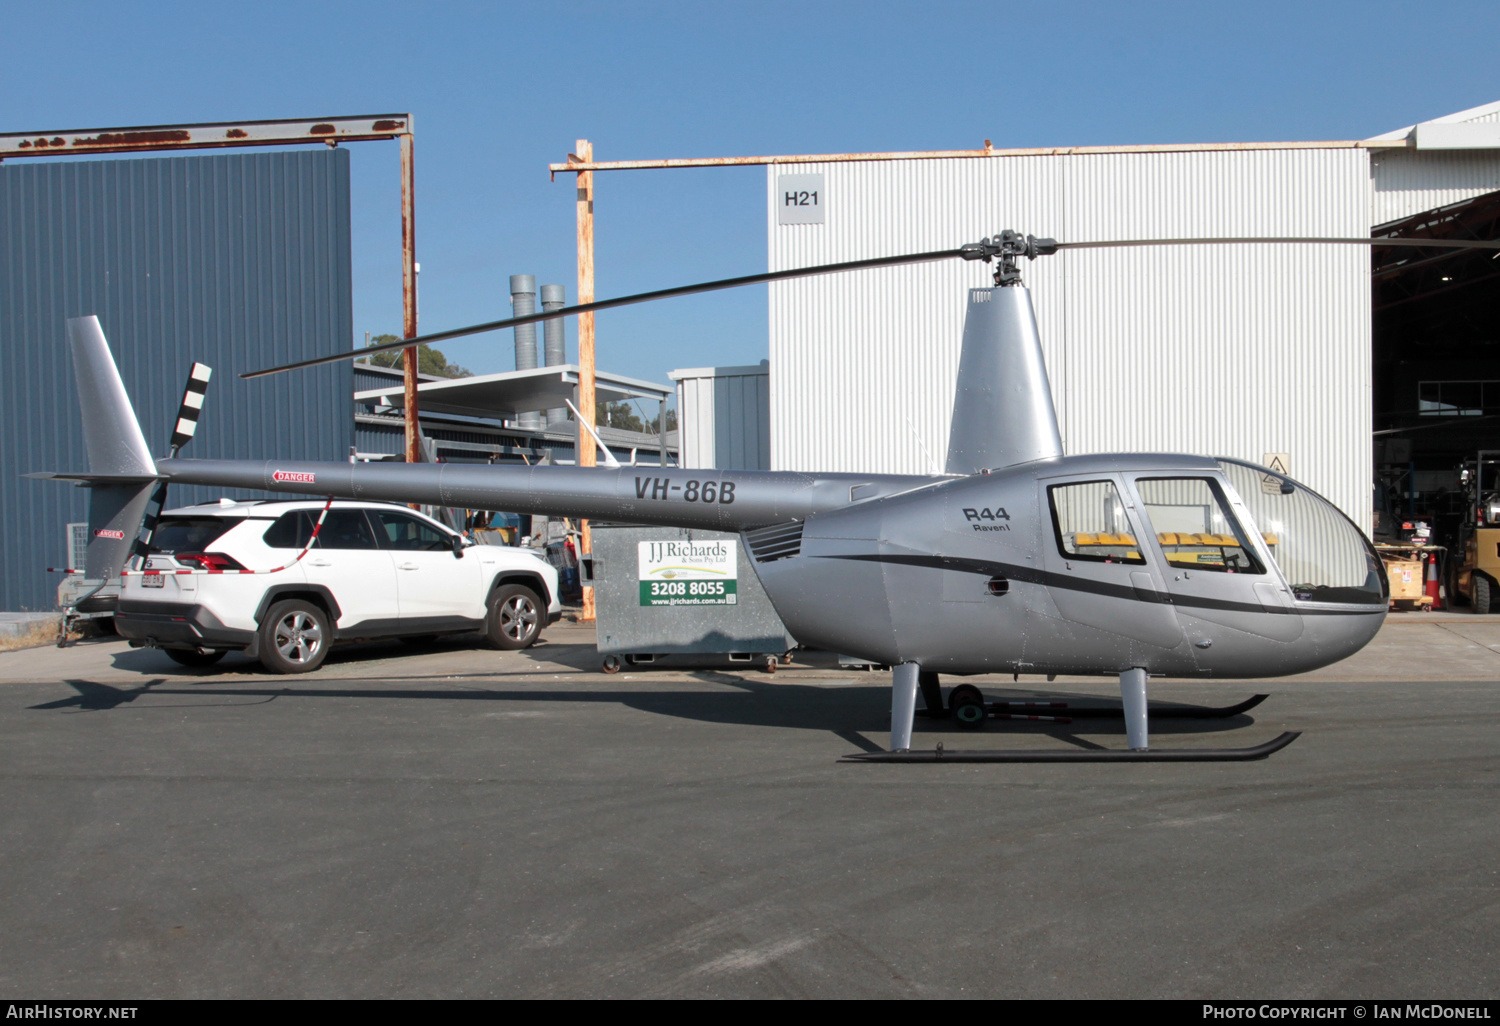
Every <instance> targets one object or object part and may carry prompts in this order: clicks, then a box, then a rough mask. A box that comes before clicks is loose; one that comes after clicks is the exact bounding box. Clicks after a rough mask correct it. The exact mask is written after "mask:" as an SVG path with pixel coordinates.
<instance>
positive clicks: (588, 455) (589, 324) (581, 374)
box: [576, 139, 598, 622]
mask: <svg viewBox="0 0 1500 1026" xmlns="http://www.w3.org/2000/svg"><path fill="white" fill-rule="evenodd" d="M576 153H577V155H578V158H579V159H580V160H582V161H584V162H586V163H587V162H591V161H592V160H593V159H594V147H593V144H592V143H590V142H589V141H588V140H587V139H579V140H578V149H577V150H576ZM593 301H594V172H592V171H580V172H578V302H580V303H592V302H593ZM578 412H579V413H580V414H581V415H582V416H583V417H584V419H585V422H586V423H587V424H589V425H590V426H592V425H593V423H594V315H593V314H591V313H586V314H579V315H578ZM577 453H578V465H579V466H580V467H592V466H594V465H595V464H596V462H597V459H598V454H597V451H596V450H595V448H594V439H593V438H592V437H591V436H590V435H589V432H588V428H586V427H584V425H583V424H579V425H578V448H577ZM580 533H581V535H582V536H581V537H580V538H579V543H580V544H579V551H578V554H579V557H580V558H582V557H584V556H588V555H591V554H592V553H593V551H594V544H593V543H594V538H593V532H592V531H590V530H589V522H588V521H587V520H585V521H583V522H582V525H581V529H580ZM579 579H580V581H581V580H582V567H580V568H579ZM593 619H594V589H593V588H592V587H591V586H589V585H584V588H583V612H582V614H581V615H580V616H579V620H580V621H587V622H592V621H593Z"/></svg>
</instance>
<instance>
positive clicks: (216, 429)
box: [0, 149, 394, 610]
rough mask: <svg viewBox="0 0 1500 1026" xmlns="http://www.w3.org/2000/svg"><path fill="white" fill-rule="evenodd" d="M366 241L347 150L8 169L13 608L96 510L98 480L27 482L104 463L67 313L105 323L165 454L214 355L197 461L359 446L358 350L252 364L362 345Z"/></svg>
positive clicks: (0, 338) (9, 595)
mask: <svg viewBox="0 0 1500 1026" xmlns="http://www.w3.org/2000/svg"><path fill="white" fill-rule="evenodd" d="M349 238H350V237H349V154H348V151H347V150H344V149H331V150H330V149H321V150H317V151H304V152H296V153H235V154H227V155H218V156H206V157H174V158H171V159H165V160H158V159H147V160H107V161H89V162H83V163H50V164H49V163H26V162H20V161H17V162H13V163H10V164H5V165H0V389H3V397H0V527H3V530H0V609H5V610H19V609H51V608H53V607H54V606H55V605H56V594H55V593H56V586H57V578H56V577H55V576H53V575H48V574H46V573H44V569H45V568H46V567H48V566H62V565H63V564H64V561H65V559H66V552H67V550H66V547H65V537H64V525H65V524H67V523H69V522H70V521H81V520H84V519H86V515H85V511H86V509H87V494H86V493H85V492H84V491H82V490H81V489H75V488H72V487H69V486H65V485H60V484H57V483H54V482H49V481H31V480H22V479H21V478H20V476H19V475H21V474H24V473H27V472H28V471H35V470H73V469H77V470H82V469H85V468H86V467H87V461H86V457H85V454H84V447H83V437H82V432H81V431H80V429H79V411H78V398H77V395H76V393H75V392H74V389H73V378H72V358H71V356H70V354H69V352H68V343H67V331H66V326H65V323H64V322H65V319H66V318H68V317H75V316H80V315H84V314H97V315H98V316H99V320H100V323H101V324H102V325H103V326H104V332H105V334H106V336H107V337H108V338H109V342H110V348H111V349H113V351H114V354H115V358H116V360H117V361H118V363H119V364H120V371H121V374H122V376H123V377H124V379H125V387H126V388H127V389H128V390H129V392H130V397H131V400H132V401H133V403H134V404H135V410H136V414H137V416H139V417H140V420H141V426H142V429H143V430H144V431H145V434H146V440H147V442H148V443H149V444H150V445H151V446H152V448H153V451H157V452H161V453H163V454H164V453H165V451H166V448H167V440H168V438H169V437H170V434H171V426H172V420H173V418H174V417H175V416H176V413H177V407H178V404H179V402H180V400H181V396H182V388H183V383H184V381H185V379H186V377H187V371H188V367H189V365H190V364H191V363H192V362H193V361H194V360H199V361H202V362H204V363H207V364H209V365H210V366H211V367H213V369H214V378H213V382H212V384H211V385H210V386H209V392H208V399H207V402H206V403H205V406H204V413H203V417H202V419H201V420H200V422H199V427H198V435H197V438H196V439H194V441H193V442H192V443H191V444H190V445H189V446H188V448H187V450H186V451H185V452H184V454H183V455H185V456H190V457H192V456H196V457H200V458H219V459H231V458H248V457H261V458H265V457H268V456H284V457H287V458H289V459H344V458H347V456H348V452H349V446H350V444H351V443H352V442H353V420H354V417H353V400H352V398H351V396H352V376H351V372H350V369H349V365H348V364H347V363H340V364H337V365H335V366H331V367H320V368H317V369H314V370H309V371H300V372H296V373H292V374H283V375H278V376H275V377H272V378H262V379H257V380H255V381H243V380H241V379H240V378H238V377H237V374H238V372H240V371H245V370H252V369H255V368H259V367H266V366H270V365H272V364H276V363H284V362H287V361H291V360H297V359H302V358H305V357H309V356H315V355H319V354H322V353H328V352H336V351H338V350H340V349H348V348H350V347H351V346H352V344H353V311H352V299H351V286H350V241H349ZM392 245H393V246H394V242H393V243H392ZM219 494H220V493H218V492H214V493H213V494H209V493H208V492H207V491H206V490H204V489H201V488H178V489H174V490H173V492H172V494H171V496H170V497H169V505H174V506H175V505H183V504H187V503H192V502H199V501H203V500H206V499H211V498H217V497H218V495H219Z"/></svg>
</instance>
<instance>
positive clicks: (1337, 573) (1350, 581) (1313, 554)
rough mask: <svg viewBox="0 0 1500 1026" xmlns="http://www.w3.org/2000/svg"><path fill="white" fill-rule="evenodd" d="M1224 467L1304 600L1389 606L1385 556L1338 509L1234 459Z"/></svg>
mask: <svg viewBox="0 0 1500 1026" xmlns="http://www.w3.org/2000/svg"><path fill="white" fill-rule="evenodd" d="M1219 466H1220V467H1221V468H1222V469H1223V471H1224V476H1225V477H1227V478H1228V479H1229V483H1230V485H1231V486H1232V487H1233V488H1234V490H1235V491H1236V492H1238V493H1239V497H1240V499H1241V501H1243V502H1244V504H1245V508H1246V509H1248V510H1249V511H1250V516H1251V518H1252V519H1254V521H1255V527H1256V529H1257V530H1259V531H1260V532H1261V537H1263V538H1264V539H1265V541H1266V548H1267V549H1269V550H1270V552H1271V556H1272V558H1274V559H1275V560H1276V564H1277V566H1279V567H1280V568H1281V572H1282V575H1283V576H1285V577H1286V580H1287V583H1288V584H1290V585H1291V586H1292V594H1294V595H1296V596H1297V598H1298V599H1300V600H1301V601H1303V602H1360V603H1367V604H1374V603H1380V604H1382V605H1383V604H1384V603H1385V602H1386V600H1387V598H1388V596H1389V594H1390V583H1389V581H1388V580H1387V579H1386V575H1385V572H1384V569H1383V568H1382V566H1381V563H1380V559H1379V557H1378V556H1376V554H1375V550H1374V548H1373V547H1372V546H1371V545H1370V542H1369V539H1367V538H1366V537H1365V536H1364V534H1363V533H1362V532H1361V531H1360V530H1359V528H1358V527H1355V526H1354V523H1353V521H1351V520H1350V519H1349V518H1348V517H1347V516H1345V515H1344V514H1343V513H1342V512H1341V511H1340V510H1339V509H1338V507H1337V506H1335V505H1333V503H1331V502H1329V501H1328V500H1327V499H1325V498H1323V497H1322V496H1321V495H1319V494H1317V493H1316V492H1314V491H1312V490H1310V489H1308V488H1305V487H1303V486H1302V485H1300V484H1297V483H1296V482H1295V481H1293V480H1291V479H1290V478H1288V477H1286V476H1284V475H1282V474H1278V473H1276V472H1275V471H1272V470H1268V469H1266V468H1265V467H1257V466H1255V465H1253V464H1249V463H1241V462H1239V461H1237V460H1228V459H1221V460H1220V461H1219Z"/></svg>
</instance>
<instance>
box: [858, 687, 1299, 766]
mask: <svg viewBox="0 0 1500 1026" xmlns="http://www.w3.org/2000/svg"><path fill="white" fill-rule="evenodd" d="M1146 679H1147V675H1146V671H1145V670H1141V669H1130V670H1126V671H1124V672H1122V673H1121V674H1120V705H1119V707H1118V708H1115V707H1111V706H1088V705H1085V706H1081V707H1076V708H1075V707H1073V706H1072V704H1071V703H1070V702H1064V701H1058V700H1047V699H1044V700H1040V701H1027V702H984V701H982V696H981V695H980V693H979V691H978V689H976V688H974V687H973V686H972V685H964V686H963V687H964V688H967V689H968V690H969V692H970V693H969V694H967V695H964V696H963V697H961V698H960V697H958V693H957V692H955V695H954V698H955V701H953V702H952V703H951V705H952V709H951V710H947V711H949V712H951V713H952V715H954V716H955V717H958V716H959V715H960V714H961V713H963V711H964V710H965V709H968V710H971V711H972V712H973V713H976V714H978V716H979V717H980V718H982V719H997V720H1029V721H1033V722H1038V721H1039V722H1050V723H1071V722H1072V721H1073V720H1075V719H1123V720H1124V721H1125V734H1126V739H1127V740H1126V743H1127V744H1128V745H1129V748H1128V749H1126V750H1124V751H1121V750H1118V749H1109V748H1094V749H1064V750H1062V751H1045V750H1044V751H1029V750H992V751H965V750H959V751H948V750H945V749H944V747H943V745H942V743H941V742H940V743H939V744H938V746H937V748H936V749H935V750H934V751H920V752H914V751H912V750H911V729H912V719H913V717H914V716H915V715H916V713H917V712H918V710H917V708H916V704H917V693H918V692H919V691H920V692H921V695H922V704H923V705H924V706H926V708H925V709H922V710H920V711H921V712H922V713H924V714H926V715H928V716H940V715H943V714H944V712H945V710H944V709H943V701H942V688H941V687H940V685H939V682H938V675H937V674H936V673H932V672H930V671H925V670H922V669H921V668H920V667H919V666H918V665H917V664H916V663H901V664H898V665H896V666H894V667H892V674H891V684H892V687H891V750H890V751H887V752H861V753H858V754H854V755H846V756H844V757H843V758H842V759H840V760H839V761H840V762H1250V761H1254V760H1256V759H1264V758H1266V757H1267V756H1270V755H1273V754H1274V753H1276V752H1279V751H1281V750H1282V749H1283V748H1285V747H1286V746H1287V745H1289V744H1291V743H1292V742H1293V741H1295V740H1297V738H1299V737H1301V736H1302V735H1301V732H1300V731H1287V732H1286V733H1283V734H1282V735H1281V736H1279V737H1276V738H1273V739H1272V740H1270V741H1267V742H1266V743H1264V744H1260V745H1254V746H1252V747H1249V748H1196V749H1195V748H1184V749H1172V750H1166V751H1163V750H1160V749H1157V750H1152V749H1151V748H1150V747H1148V745H1147V724H1148V723H1149V721H1150V718H1151V717H1153V716H1156V717H1162V718H1165V719H1227V718H1228V717H1231V716H1238V715H1239V714H1240V713H1243V712H1245V711H1247V710H1249V709H1253V708H1255V707H1256V706H1258V705H1260V703H1262V702H1264V701H1265V700H1266V698H1267V696H1266V695H1263V694H1262V695H1252V696H1251V697H1249V698H1247V699H1246V700H1245V701H1243V702H1239V703H1236V704H1235V705H1226V706H1218V707H1203V706H1191V705H1177V704H1172V705H1159V706H1154V707H1153V706H1152V705H1151V704H1150V703H1149V702H1147V700H1146ZM1042 710H1045V712H1044V711H1042ZM969 722H970V725H972V726H978V721H969Z"/></svg>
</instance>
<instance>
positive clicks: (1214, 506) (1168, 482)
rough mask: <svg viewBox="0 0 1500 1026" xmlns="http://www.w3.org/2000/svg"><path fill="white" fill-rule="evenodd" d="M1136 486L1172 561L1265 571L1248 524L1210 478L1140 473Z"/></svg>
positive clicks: (1173, 563) (1227, 571)
mask: <svg viewBox="0 0 1500 1026" xmlns="http://www.w3.org/2000/svg"><path fill="white" fill-rule="evenodd" d="M1135 490H1136V491H1137V492H1138V493H1139V494H1140V497H1141V502H1142V504H1143V505H1144V506H1145V511H1146V517H1147V519H1148V520H1150V521H1151V527H1152V529H1153V530H1154V531H1156V541H1157V543H1158V544H1159V545H1161V550H1162V554H1163V555H1165V556H1166V557H1167V563H1168V564H1169V565H1171V566H1175V567H1181V568H1182V569H1185V570H1209V571H1213V572H1215V573H1225V574H1263V573H1265V572H1266V570H1265V567H1263V566H1261V565H1260V560H1259V559H1257V558H1256V557H1255V549H1254V547H1253V546H1251V545H1250V544H1249V539H1248V536H1247V535H1246V533H1245V529H1244V528H1243V527H1241V526H1240V524H1239V522H1238V521H1236V520H1235V518H1234V514H1233V513H1231V512H1230V511H1229V504H1228V503H1227V502H1225V501H1224V496H1223V494H1222V493H1221V492H1220V491H1219V488H1218V486H1217V485H1216V484H1215V483H1214V482H1213V481H1211V480H1210V479H1208V478H1206V477H1148V478H1137V479H1136V482H1135Z"/></svg>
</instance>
